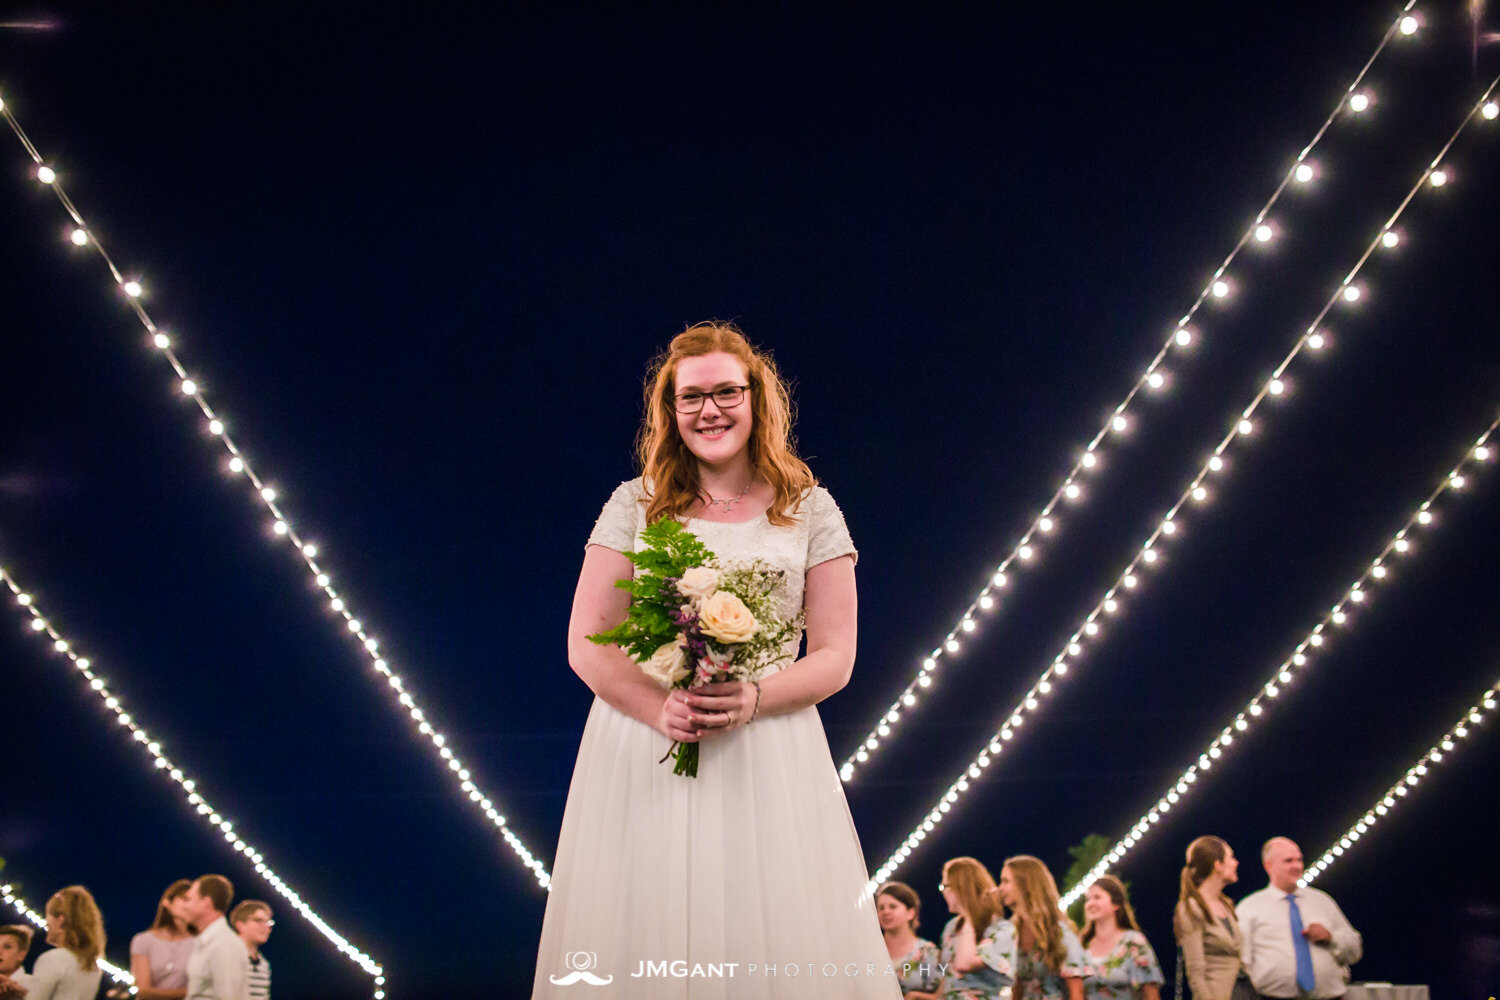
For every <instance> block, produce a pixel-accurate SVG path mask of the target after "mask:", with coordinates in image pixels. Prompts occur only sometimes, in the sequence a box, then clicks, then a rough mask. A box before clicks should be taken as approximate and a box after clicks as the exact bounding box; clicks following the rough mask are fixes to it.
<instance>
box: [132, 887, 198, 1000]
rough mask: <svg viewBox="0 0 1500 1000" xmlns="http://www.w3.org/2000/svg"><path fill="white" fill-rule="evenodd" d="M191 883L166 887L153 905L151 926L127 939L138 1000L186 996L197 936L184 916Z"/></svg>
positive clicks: (160, 999)
mask: <svg viewBox="0 0 1500 1000" xmlns="http://www.w3.org/2000/svg"><path fill="white" fill-rule="evenodd" d="M192 884H193V883H192V882H191V881H190V880H189V879H185V878H180V879H178V880H177V881H176V882H173V883H172V884H171V885H169V886H167V888H166V891H165V892H163V893H162V894H161V901H160V902H158V903H157V904H156V919H155V920H153V921H152V922H151V927H150V928H149V929H147V930H144V931H141V932H140V933H139V934H137V935H136V936H135V937H133V938H131V939H130V974H131V975H132V976H134V977H135V988H136V993H135V995H136V996H138V997H140V998H141V1000H181V998H183V997H185V996H187V984H188V980H187V963H188V957H189V956H190V955H192V953H193V936H194V935H195V934H196V933H197V931H196V929H195V928H194V927H193V925H192V924H191V923H189V921H188V917H187V891H188V886H190V885H192Z"/></svg>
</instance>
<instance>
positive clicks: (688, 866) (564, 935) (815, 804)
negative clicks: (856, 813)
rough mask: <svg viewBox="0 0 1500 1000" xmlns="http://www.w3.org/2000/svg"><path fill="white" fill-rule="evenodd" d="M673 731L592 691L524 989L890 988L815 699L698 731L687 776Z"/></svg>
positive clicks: (741, 997)
mask: <svg viewBox="0 0 1500 1000" xmlns="http://www.w3.org/2000/svg"><path fill="white" fill-rule="evenodd" d="M669 745H670V743H669V741H668V740H667V738H666V737H664V736H662V735H661V734H660V733H658V732H656V731H655V730H654V729H652V728H650V727H649V726H646V725H643V724H642V723H639V722H637V721H635V720H634V719H631V718H630V717H628V716H626V715H624V714H622V713H620V712H618V711H616V710H615V709H614V708H611V707H610V706H609V705H607V704H606V703H605V702H603V701H601V700H599V699H597V698H596V699H595V700H594V706H593V708H592V710H591V711H590V712H589V718H588V724H587V725H586V726H585V727H584V731H583V740H582V743H581V745H580V746H579V749H578V763H577V765H576V767H575V768H574V771H573V783H572V785H571V787H570V788H569V790H568V802H567V806H566V808H565V810H564V812H563V822H562V833H561V836H560V838H559V841H558V846H557V860H556V863H555V865H554V873H553V880H552V892H551V895H550V896H549V898H548V900H547V913H546V916H545V917H544V919H543V921H542V939H541V945H540V948H539V950H538V955H537V970H536V980H535V985H534V986H533V989H532V994H531V995H532V997H533V998H534V1000H540V998H559V1000H564V998H569V997H572V998H577V997H581V996H599V997H601V998H632V1000H634V998H642V1000H646V998H649V1000H771V998H776V1000H787V998H802V997H806V998H827V997H839V998H848V1000H863V998H867V997H869V998H880V1000H893V998H897V1000H899V997H900V996H901V990H900V987H899V985H898V984H897V982H896V980H895V978H894V977H893V976H890V975H887V974H886V969H887V967H888V966H889V964H890V959H889V956H888V955H887V953H886V949H885V945H884V940H883V939H882V937H881V934H880V927H879V924H878V922H877V921H876V918H875V910H874V903H873V901H872V900H871V899H870V897H869V896H868V895H867V894H866V891H865V885H866V882H867V880H868V877H869V876H868V875H867V874H866V871H865V863H864V855H863V854H862V853H861V851H860V847H859V838H858V836H857V835H856V833H855V831H854V822H853V820H852V819H851V817H850V815H849V806H848V803H847V802H846V801H845V799H844V790H843V785H842V783H841V782H840V781H839V777H838V772H837V770H836V769H835V767H834V764H833V758H832V756H831V755H830V754H829V751H828V740H827V738H826V736H825V735H824V733H823V724H822V721H821V720H820V719H819V717H818V713H817V710H816V709H815V708H807V709H804V710H802V711H800V712H796V713H793V714H790V715H781V716H775V717H770V718H763V719H758V720H756V721H755V723H754V724H752V725H749V726H745V727H742V728H740V729H737V730H735V731H733V732H731V733H729V734H728V735H726V736H723V737H718V738H710V739H707V740H705V741H704V742H703V743H702V744H701V747H702V751H701V752H702V757H701V760H700V762H699V767H698V777H697V778H686V777H682V776H680V775H675V774H673V773H672V765H671V762H670V761H668V762H667V763H665V764H658V763H657V760H658V759H659V758H660V757H661V756H662V755H663V754H664V753H665V752H666V750H667V747H668V746H669ZM605 980H608V984H607V985H595V984H596V983H599V982H603V981H605Z"/></svg>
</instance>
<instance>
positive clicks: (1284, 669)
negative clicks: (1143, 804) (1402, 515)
mask: <svg viewBox="0 0 1500 1000" xmlns="http://www.w3.org/2000/svg"><path fill="white" fill-rule="evenodd" d="M1497 429H1500V417H1497V418H1496V419H1495V420H1494V422H1492V423H1491V424H1490V425H1489V427H1488V428H1486V429H1485V431H1484V433H1483V434H1481V435H1480V436H1479V438H1478V441H1477V444H1475V445H1474V446H1472V447H1471V449H1470V451H1469V452H1468V453H1467V454H1465V456H1464V459H1463V460H1462V461H1461V462H1460V463H1459V466H1458V467H1457V468H1455V469H1453V470H1452V471H1451V472H1449V473H1448V474H1447V475H1446V476H1445V477H1443V479H1442V480H1441V483H1440V485H1438V486H1437V487H1436V488H1435V489H1434V490H1433V491H1432V493H1431V494H1430V495H1429V496H1428V497H1427V499H1426V500H1424V501H1423V502H1422V503H1421V504H1419V505H1418V506H1417V507H1416V509H1415V511H1414V512H1413V514H1412V515H1411V516H1410V517H1408V519H1407V522H1406V524H1405V525H1404V526H1403V527H1402V528H1401V529H1400V530H1399V531H1397V532H1396V533H1395V535H1394V537H1393V539H1392V541H1391V542H1390V543H1388V544H1387V546H1386V548H1384V549H1382V550H1381V551H1382V554H1383V553H1384V552H1385V551H1388V550H1389V549H1392V548H1395V549H1400V548H1401V546H1402V544H1403V543H1404V541H1405V535H1406V533H1407V532H1408V531H1410V530H1411V529H1412V526H1413V525H1414V524H1417V523H1421V522H1422V520H1423V518H1424V516H1425V517H1427V518H1428V519H1429V520H1430V518H1431V512H1430V508H1431V506H1432V504H1433V503H1434V502H1436V501H1437V500H1439V499H1440V498H1442V497H1443V496H1445V495H1446V494H1448V493H1449V492H1450V491H1451V492H1456V490H1455V489H1454V487H1453V479H1454V478H1455V477H1458V478H1462V476H1463V469H1464V467H1465V465H1466V463H1468V462H1469V461H1470V459H1471V457H1472V455H1473V449H1475V448H1479V447H1485V448H1488V447H1490V444H1489V442H1490V440H1491V438H1492V437H1493V435H1494V434H1495V433H1496V431H1497ZM1379 569H1383V565H1382V563H1381V561H1380V558H1379V557H1377V558H1375V559H1372V560H1370V561H1369V562H1367V563H1366V564H1365V569H1364V571H1363V573H1362V574H1361V576H1360V577H1359V579H1357V580H1356V581H1355V582H1354V584H1353V585H1352V586H1351V587H1350V588H1349V589H1348V595H1349V600H1350V601H1352V602H1354V603H1360V602H1362V601H1364V599H1365V597H1366V596H1367V594H1366V591H1365V586H1366V585H1367V583H1368V582H1369V581H1379V580H1382V579H1384V574H1382V573H1380V572H1377V570H1379ZM1349 620H1351V619H1350V617H1349V615H1348V613H1347V612H1346V611H1345V610H1344V609H1343V607H1342V606H1335V607H1334V608H1332V609H1330V610H1329V611H1328V612H1327V613H1326V614H1325V615H1324V617H1323V620H1322V621H1321V622H1319V623H1318V624H1317V625H1316V626H1314V628H1313V629H1312V630H1311V631H1310V632H1309V633H1308V635H1307V636H1306V638H1304V640H1303V642H1302V643H1300V644H1299V645H1298V647H1297V651H1296V652H1294V653H1293V654H1292V656H1291V658H1290V660H1289V661H1287V662H1286V663H1284V664H1283V665H1281V666H1279V667H1277V668H1276V669H1275V671H1274V672H1273V674H1272V677H1271V679H1270V680H1269V681H1267V682H1266V683H1265V685H1264V686H1263V687H1262V689H1261V693H1260V694H1257V695H1256V696H1255V697H1253V698H1252V699H1251V700H1250V702H1249V703H1248V704H1247V705H1246V706H1245V707H1244V708H1243V709H1242V710H1241V711H1240V712H1239V713H1237V714H1236V716H1235V717H1234V718H1233V720H1232V721H1231V723H1230V726H1229V727H1228V728H1227V729H1225V730H1224V731H1223V732H1221V734H1220V735H1219V736H1218V737H1216V738H1215V739H1214V741H1213V742H1211V743H1210V744H1209V746H1208V748H1207V749H1206V750H1205V751H1204V752H1203V753H1201V754H1200V755H1199V757H1198V761H1197V763H1196V765H1194V767H1190V768H1188V769H1187V770H1186V771H1184V772H1183V774H1182V775H1181V776H1180V777H1179V778H1178V779H1177V781H1176V782H1174V783H1173V784H1171V785H1169V786H1168V789H1167V791H1166V792H1164V793H1163V794H1162V796H1161V797H1160V798H1159V799H1158V801H1157V803H1156V805H1155V806H1153V807H1152V810H1154V811H1155V812H1156V813H1157V814H1158V816H1160V815H1163V814H1165V813H1166V812H1168V811H1170V810H1171V809H1172V807H1173V806H1174V805H1175V803H1174V802H1172V801H1170V799H1169V796H1170V795H1171V793H1172V792H1173V791H1180V790H1181V788H1182V787H1184V786H1185V784H1186V783H1190V782H1192V781H1194V780H1196V777H1197V774H1196V771H1205V770H1209V769H1210V767H1211V765H1212V763H1213V762H1214V761H1217V760H1219V759H1220V758H1222V757H1223V756H1224V750H1223V748H1224V747H1226V746H1230V745H1231V744H1232V743H1233V742H1234V734H1235V733H1245V732H1248V730H1249V729H1250V728H1251V727H1252V726H1253V725H1254V724H1255V722H1258V721H1261V720H1263V719H1264V718H1265V717H1266V716H1265V713H1264V706H1263V705H1262V698H1265V699H1274V698H1277V697H1278V696H1280V695H1283V694H1284V693H1285V691H1284V690H1283V689H1284V687H1285V685H1289V684H1290V683H1291V681H1292V679H1293V674H1292V670H1291V668H1292V667H1295V668H1297V669H1298V670H1304V669H1306V668H1307V667H1308V666H1309V664H1310V663H1311V661H1310V660H1309V658H1308V656H1307V655H1306V654H1305V653H1303V652H1302V650H1303V649H1304V648H1306V647H1308V646H1313V647H1318V646H1322V645H1323V644H1324V639H1323V632H1324V629H1325V627H1326V626H1327V625H1328V624H1330V623H1341V622H1346V621H1349ZM1492 695H1493V691H1492V692H1490V693H1489V694H1487V695H1486V697H1489V698H1490V704H1491V707H1493V705H1494V704H1495V702H1494V699H1493V697H1492ZM1471 721H1472V720H1471ZM1440 747H1441V744H1439V748H1440ZM1436 752H1438V753H1441V752H1442V750H1441V749H1437V750H1436ZM1195 768H1196V771H1195ZM1411 780H1414V779H1409V782H1410V781H1411ZM1391 794H1392V795H1396V796H1399V795H1404V794H1405V789H1404V788H1397V789H1394V790H1393V791H1392V793H1391ZM1388 808H1389V807H1388ZM1149 812H1150V811H1148V815H1149ZM1146 822H1148V821H1147V820H1146V819H1145V818H1144V817H1143V818H1142V819H1141V820H1139V821H1137V825H1136V827H1134V828H1132V829H1133V830H1139V829H1140V824H1142V823H1146ZM1132 837H1133V838H1134V839H1132ZM1139 839H1140V836H1139V834H1135V833H1133V834H1131V835H1127V836H1126V837H1123V838H1122V839H1121V840H1120V842H1119V843H1117V844H1116V845H1114V847H1113V848H1112V850H1111V851H1110V852H1109V853H1108V854H1106V856H1105V858H1106V860H1105V861H1103V862H1101V863H1100V864H1098V865H1096V866H1095V867H1094V868H1093V869H1092V870H1091V871H1090V872H1089V873H1087V874H1086V875H1085V876H1084V877H1083V878H1082V879H1080V880H1079V881H1078V882H1076V883H1075V888H1074V889H1073V890H1071V891H1070V893H1069V894H1068V895H1065V896H1064V897H1063V899H1062V905H1063V906H1064V907H1065V908H1066V907H1067V906H1069V905H1071V904H1072V903H1073V902H1074V901H1076V900H1077V898H1079V897H1080V896H1081V895H1082V894H1083V890H1084V889H1085V888H1086V887H1087V886H1088V885H1090V884H1091V883H1092V882H1093V881H1094V879H1096V878H1098V876H1099V875H1102V874H1104V873H1105V871H1106V870H1107V869H1108V868H1110V867H1112V866H1113V865H1115V864H1117V863H1118V861H1119V860H1120V859H1121V858H1122V857H1124V855H1125V854H1126V853H1127V852H1128V851H1129V849H1130V848H1132V847H1134V845H1135V841H1137V840H1139ZM1111 857H1112V858H1113V859H1114V860H1113V861H1110V860H1108V859H1109V858H1111ZM1325 867H1326V863H1325ZM1309 870H1311V869H1309Z"/></svg>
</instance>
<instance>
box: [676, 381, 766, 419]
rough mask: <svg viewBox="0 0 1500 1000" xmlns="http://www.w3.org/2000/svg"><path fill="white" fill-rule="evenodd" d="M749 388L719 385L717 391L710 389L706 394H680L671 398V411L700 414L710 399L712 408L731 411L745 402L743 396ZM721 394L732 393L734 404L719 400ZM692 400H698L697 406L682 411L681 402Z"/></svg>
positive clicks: (745, 386) (746, 386)
mask: <svg viewBox="0 0 1500 1000" xmlns="http://www.w3.org/2000/svg"><path fill="white" fill-rule="evenodd" d="M750 388H751V387H750V386H748V385H721V386H719V387H718V388H717V389H710V390H709V391H708V392H684V393H680V394H678V395H676V396H673V397H672V409H674V410H676V411H677V412H678V413H701V412H702V411H703V404H704V403H706V402H707V401H708V400H710V399H712V400H713V401H714V406H716V407H718V408H719V409H720V410H732V409H734V408H735V407H736V406H739V405H740V404H741V403H743V402H744V401H745V394H746V393H747V392H749V391H750ZM722 393H733V394H734V396H735V400H734V402H732V403H731V402H728V401H727V400H721V399H719V396H720V394H722ZM694 398H696V399H697V400H698V405H697V406H692V407H689V408H687V409H684V408H683V405H682V403H683V400H688V399H694Z"/></svg>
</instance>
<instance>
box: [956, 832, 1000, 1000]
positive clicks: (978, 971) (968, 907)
mask: <svg viewBox="0 0 1500 1000" xmlns="http://www.w3.org/2000/svg"><path fill="white" fill-rule="evenodd" d="M938 889H939V891H941V892H942V894H943V901H944V902H945V903H947V904H948V912H950V913H952V914H953V919H952V920H950V921H948V925H947V926H946V927H944V928H943V935H942V938H941V940H940V945H939V950H938V964H939V965H940V966H942V967H943V968H944V969H945V970H946V972H945V973H944V976H943V984H942V987H941V988H940V989H939V990H938V996H941V997H942V998H943V1000H994V998H995V997H998V996H999V995H1000V991H1001V990H1002V989H1004V988H1005V987H1006V986H1008V985H1010V978H1009V977H1008V976H1006V975H1002V974H1001V972H1000V971H998V970H996V969H994V968H992V967H991V966H990V965H989V963H988V962H987V961H986V960H985V956H984V953H983V951H982V950H981V949H982V948H983V946H984V945H985V944H986V938H985V932H986V930H987V929H988V928H989V927H990V926H991V925H992V924H994V922H995V920H996V918H998V917H999V916H1000V905H999V900H998V899H996V897H995V877H994V876H993V875H991V874H990V870H989V869H988V868H986V867H985V866H984V865H983V864H981V863H980V862H978V861H976V860H975V859H973V858H952V859H950V860H949V861H948V862H947V863H946V864H944V865H943V881H942V882H940V883H939V884H938Z"/></svg>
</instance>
